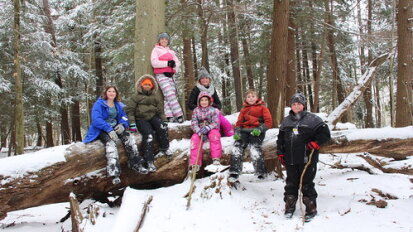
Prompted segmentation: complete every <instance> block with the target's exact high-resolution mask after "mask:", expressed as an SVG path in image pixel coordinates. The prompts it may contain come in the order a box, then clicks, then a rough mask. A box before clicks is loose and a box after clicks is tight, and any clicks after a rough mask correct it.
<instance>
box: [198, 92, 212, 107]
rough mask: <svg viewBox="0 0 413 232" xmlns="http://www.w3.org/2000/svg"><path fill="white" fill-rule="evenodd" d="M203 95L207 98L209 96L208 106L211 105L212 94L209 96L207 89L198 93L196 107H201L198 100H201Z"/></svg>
mask: <svg viewBox="0 0 413 232" xmlns="http://www.w3.org/2000/svg"><path fill="white" fill-rule="evenodd" d="M203 97H207V98H209V105H208V106H211V105H212V102H214V99H213V98H212V96H211V94H209V93H208V92H207V91H201V92H200V93H199V95H198V104H197V105H198V107H201V105H200V104H199V101H200V100H201V98H203Z"/></svg>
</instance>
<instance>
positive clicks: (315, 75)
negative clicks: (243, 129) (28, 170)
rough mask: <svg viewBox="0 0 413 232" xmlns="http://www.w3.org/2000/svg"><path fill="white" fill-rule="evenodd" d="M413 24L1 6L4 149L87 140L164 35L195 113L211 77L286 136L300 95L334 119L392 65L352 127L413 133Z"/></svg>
mask: <svg viewBox="0 0 413 232" xmlns="http://www.w3.org/2000/svg"><path fill="white" fill-rule="evenodd" d="M412 24H413V0H398V1H396V0H378V1H372V0H353V1H349V0H317V1H311V0H294V1H286V0H280V1H278V0H244V1H240V0H210V1H207V0H169V1H165V0H151V1H148V0H124V1H116V0H114V1H95V0H65V1H59V0H14V1H6V0H0V99H1V104H0V122H1V123H0V149H1V148H3V147H8V148H9V149H8V151H9V155H12V153H14V154H22V153H23V152H24V147H29V146H40V147H43V146H44V147H51V146H56V145H60V144H68V143H71V142H74V141H81V140H82V135H84V134H85V132H86V130H87V128H88V126H89V124H90V109H91V106H92V105H93V103H94V101H95V100H96V98H97V97H98V96H99V95H100V93H101V91H102V88H103V86H104V85H106V84H107V83H110V84H114V85H116V86H117V87H118V88H119V90H120V92H121V97H122V99H125V98H127V97H128V96H130V95H131V94H133V93H134V89H133V86H134V82H135V79H136V78H137V77H139V76H141V75H142V74H144V73H150V72H151V68H150V65H149V57H150V51H151V49H152V48H153V45H154V44H155V43H156V36H157V34H158V33H160V32H163V31H167V32H168V33H169V34H170V35H171V36H172V39H171V48H172V49H173V50H175V51H176V52H177V54H178V57H179V59H180V60H181V61H182V63H183V66H182V68H181V71H180V73H178V75H176V81H177V84H178V88H177V89H178V92H179V97H180V102H181V105H182V106H184V108H185V105H186V104H185V102H186V98H187V96H188V95H189V93H190V90H191V89H192V88H193V86H194V84H195V80H196V76H197V70H198V69H199V68H200V67H201V66H204V67H205V68H207V69H208V70H209V72H210V73H211V75H212V77H213V80H214V85H215V87H216V88H217V90H218V93H219V95H220V97H221V100H222V101H223V109H222V111H223V112H224V113H225V114H230V113H234V112H237V111H239V110H240V108H241V106H242V101H243V93H245V91H246V90H247V89H256V90H258V92H259V94H260V96H261V97H262V98H263V100H265V101H266V102H267V103H268V107H269V108H270V111H271V113H272V115H273V120H274V126H275V127H277V126H278V124H279V123H280V120H281V119H282V116H283V109H284V107H285V106H286V105H288V99H289V98H290V96H291V95H292V94H293V93H295V92H296V91H301V92H304V93H305V94H306V96H307V97H308V99H307V100H308V104H307V105H308V109H309V110H311V111H312V112H320V111H322V112H325V113H327V114H328V113H330V112H332V111H333V110H334V109H335V108H336V107H337V106H338V105H339V104H340V103H342V102H343V101H345V100H344V99H345V98H346V97H347V96H348V95H349V94H350V93H351V92H352V91H353V88H354V87H356V86H358V85H359V83H358V81H359V80H360V78H361V77H362V76H363V74H366V70H368V68H369V67H370V66H369V65H370V64H371V62H372V61H373V60H374V59H375V58H377V57H380V56H382V55H385V54H388V55H387V56H386V57H387V60H386V61H385V62H383V63H382V64H381V65H380V66H378V67H377V70H375V71H374V73H372V75H370V77H371V79H369V80H368V81H367V83H366V84H365V85H363V86H361V87H362V88H361V89H362V92H363V95H362V98H361V99H360V100H358V101H355V103H354V105H352V106H351V107H350V108H348V109H346V110H345V113H344V114H343V115H342V116H340V120H341V121H342V122H351V123H354V124H355V125H356V126H357V127H361V128H366V127H384V126H394V127H404V126H409V125H412V124H413V113H412V112H413V99H412V96H413V95H412V89H413V36H412ZM185 112H186V115H187V117H188V118H189V116H190V111H189V110H187V109H185Z"/></svg>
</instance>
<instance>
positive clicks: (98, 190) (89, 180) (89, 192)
mask: <svg viewBox="0 0 413 232" xmlns="http://www.w3.org/2000/svg"><path fill="white" fill-rule="evenodd" d="M186 127H189V126H181V127H180V128H179V129H176V128H175V127H173V128H171V132H172V133H170V139H171V140H172V139H177V140H176V141H173V142H172V143H175V145H174V147H175V149H174V150H173V151H172V152H173V156H172V157H169V158H168V157H158V158H157V159H156V161H155V165H156V166H157V168H158V170H157V171H156V172H155V173H151V174H148V175H141V174H137V173H136V172H133V171H131V170H129V169H128V168H127V165H126V163H127V161H126V155H125V154H124V149H123V147H122V146H121V145H120V146H118V148H119V153H120V163H121V169H122V174H121V180H122V182H121V184H120V185H118V186H113V185H112V183H111V180H110V178H108V177H107V176H106V169H105V167H106V158H105V155H104V147H103V145H102V143H101V142H99V141H95V142H93V143H90V144H87V145H86V144H83V143H75V144H73V145H71V146H69V147H68V148H67V149H66V151H65V154H64V161H62V162H57V163H53V164H51V165H49V166H47V167H44V168H42V169H40V170H37V171H34V172H27V173H24V174H22V175H20V176H18V177H10V176H4V175H1V174H0V179H1V180H2V181H1V182H0V202H1V203H2V204H0V219H2V218H4V217H5V216H6V214H7V212H9V211H14V210H19V209H25V208H29V207H34V206H39V205H44V204H51V203H58V202H67V201H68V200H69V194H70V193H71V192H73V193H74V194H76V196H77V197H78V198H79V199H80V200H82V199H87V198H94V199H99V198H102V197H105V196H107V195H108V193H112V194H114V195H121V193H122V191H123V189H124V187H126V186H131V187H134V188H156V187H162V186H169V185H173V184H176V183H180V182H182V181H183V180H184V179H185V177H186V175H187V172H188V151H189V141H188V140H179V139H182V138H189V136H190V135H191V134H192V133H190V131H188V129H187V128H186ZM176 130H180V132H176ZM276 134H277V130H276V129H273V130H270V131H269V132H268V133H267V138H266V140H265V141H264V144H263V154H264V158H265V166H266V168H267V170H268V171H272V170H274V167H275V165H276V164H277V162H278V161H277V159H276V155H275V154H276V143H275V141H276ZM181 136H183V137H181ZM222 141H223V157H222V163H223V164H229V160H230V153H231V148H232V143H233V140H232V138H222ZM172 143H171V144H172ZM176 143H178V146H177V145H176ZM181 144H182V145H181ZM412 144H413V138H411V139H388V140H385V141H383V140H380V141H379V140H355V141H345V140H342V139H341V140H334V141H333V142H332V143H331V144H328V145H325V146H323V147H322V149H321V152H322V153H349V152H369V153H371V154H375V155H386V156H388V155H389V154H390V155H391V156H393V157H394V158H395V159H403V158H405V157H407V156H409V155H411V154H413V146H412ZM56 155H59V154H56ZM10 158H13V157H10ZM8 159H9V158H4V159H1V160H0V163H1V162H8ZM203 161H204V162H203V163H204V165H205V164H210V163H211V159H210V157H209V155H208V152H207V149H206V150H204V152H203ZM201 174H202V173H201Z"/></svg>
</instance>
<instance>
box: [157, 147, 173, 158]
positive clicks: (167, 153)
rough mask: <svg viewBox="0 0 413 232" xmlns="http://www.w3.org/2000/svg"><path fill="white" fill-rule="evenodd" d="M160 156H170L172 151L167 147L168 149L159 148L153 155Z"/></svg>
mask: <svg viewBox="0 0 413 232" xmlns="http://www.w3.org/2000/svg"><path fill="white" fill-rule="evenodd" d="M161 156H167V157H171V156H172V152H171V151H170V150H169V149H168V150H161V151H159V152H158V153H157V154H156V155H155V157H161Z"/></svg>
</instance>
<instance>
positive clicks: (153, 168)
mask: <svg viewBox="0 0 413 232" xmlns="http://www.w3.org/2000/svg"><path fill="white" fill-rule="evenodd" d="M156 170H157V169H156V166H155V164H154V163H153V161H149V162H148V171H149V172H156Z"/></svg>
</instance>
